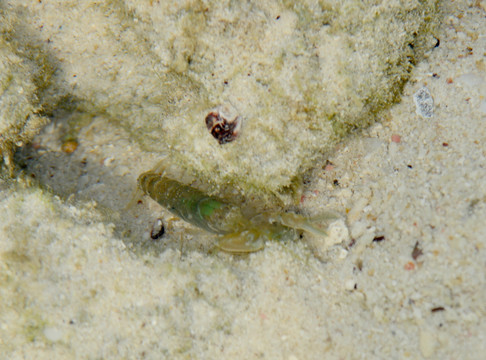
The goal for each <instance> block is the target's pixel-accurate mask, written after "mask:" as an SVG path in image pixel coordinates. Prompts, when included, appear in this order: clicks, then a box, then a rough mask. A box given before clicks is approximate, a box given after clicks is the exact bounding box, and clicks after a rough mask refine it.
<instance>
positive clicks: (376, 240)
mask: <svg viewBox="0 0 486 360" xmlns="http://www.w3.org/2000/svg"><path fill="white" fill-rule="evenodd" d="M383 240H385V236H384V235H380V236H375V237H374V238H373V241H374V242H380V241H383Z"/></svg>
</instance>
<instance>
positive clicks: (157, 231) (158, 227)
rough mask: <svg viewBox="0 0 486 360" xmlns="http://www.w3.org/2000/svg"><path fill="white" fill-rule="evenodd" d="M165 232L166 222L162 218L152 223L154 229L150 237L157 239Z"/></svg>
mask: <svg viewBox="0 0 486 360" xmlns="http://www.w3.org/2000/svg"><path fill="white" fill-rule="evenodd" d="M164 233H165V228H164V223H163V222H162V219H157V220H155V222H154V224H153V225H152V230H151V231H150V238H151V239H152V240H157V239H159V238H160V237H162V235H164Z"/></svg>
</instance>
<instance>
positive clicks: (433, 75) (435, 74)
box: [432, 73, 440, 78]
mask: <svg viewBox="0 0 486 360" xmlns="http://www.w3.org/2000/svg"><path fill="white" fill-rule="evenodd" d="M432 77H433V78H440V76H439V74H437V73H433V74H432Z"/></svg>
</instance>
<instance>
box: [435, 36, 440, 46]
mask: <svg viewBox="0 0 486 360" xmlns="http://www.w3.org/2000/svg"><path fill="white" fill-rule="evenodd" d="M435 40H437V42H436V43H435V46H434V47H439V45H440V39H439V38H435Z"/></svg>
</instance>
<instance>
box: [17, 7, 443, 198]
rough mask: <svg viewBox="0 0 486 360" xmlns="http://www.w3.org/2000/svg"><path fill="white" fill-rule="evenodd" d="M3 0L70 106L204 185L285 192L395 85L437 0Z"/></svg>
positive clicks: (387, 100) (428, 40)
mask: <svg viewBox="0 0 486 360" xmlns="http://www.w3.org/2000/svg"><path fill="white" fill-rule="evenodd" d="M8 3H9V4H10V5H11V6H12V7H14V6H18V7H20V6H22V7H25V9H26V10H25V12H24V13H25V14H26V15H25V19H24V21H25V22H28V23H29V24H32V25H31V31H32V33H33V34H34V35H35V36H36V37H38V38H39V39H42V41H44V42H46V43H47V44H48V45H47V49H48V51H50V54H51V55H52V56H53V57H55V58H57V59H58V64H57V65H56V66H57V71H56V74H55V77H56V81H57V84H58V87H59V88H60V89H63V91H65V92H66V93H67V94H69V96H71V97H72V98H73V99H76V101H77V104H78V108H82V109H84V110H87V111H90V112H93V113H103V114H107V115H108V116H109V117H111V118H112V119H113V120H114V121H115V122H117V123H118V124H120V125H121V126H123V127H124V128H126V129H128V131H129V132H130V134H131V135H132V136H133V139H134V140H136V141H137V142H138V143H140V144H141V145H142V146H143V148H144V149H145V150H147V151H151V152H156V153H160V155H161V157H166V162H167V164H168V165H171V164H172V165H174V164H175V165H176V166H177V167H178V168H179V169H182V170H183V172H185V173H187V174H189V175H190V176H191V177H193V178H197V179H199V181H200V182H201V183H203V184H205V186H206V188H208V189H209V190H210V191H211V192H213V193H215V192H220V193H221V192H222V193H225V192H229V191H230V190H229V189H234V190H236V192H238V193H239V194H240V195H244V196H246V197H252V196H263V197H264V198H265V197H267V198H268V196H274V195H276V196H277V197H279V198H280V199H281V200H283V201H284V202H288V200H289V198H286V197H285V196H284V195H285V194H286V193H288V190H289V189H292V188H295V186H296V184H298V183H299V179H300V177H301V176H302V174H303V173H304V172H305V171H306V170H307V169H309V168H311V167H313V166H315V164H316V162H317V161H319V159H321V158H322V156H323V154H325V153H326V152H328V151H330V150H331V149H332V148H333V146H334V145H335V144H336V142H337V141H339V140H340V139H342V137H343V136H344V135H345V134H347V133H348V132H349V131H350V130H353V129H356V128H362V127H363V126H366V125H368V124H370V123H371V122H373V121H374V120H375V119H376V117H377V114H379V113H380V111H382V110H383V109H385V108H387V107H388V106H389V105H390V104H392V103H393V102H395V101H396V100H397V99H398V96H399V94H400V91H401V88H402V86H403V84H404V83H405V82H406V80H407V79H408V77H409V74H410V71H411V69H412V67H413V65H414V64H415V63H416V62H417V61H419V60H420V59H421V58H422V57H423V55H424V52H425V51H426V50H427V49H429V48H430V47H432V46H433V44H434V41H433V36H432V32H433V31H434V28H435V25H436V23H437V13H438V1H437V0H428V1H410V2H395V1H393V2H389V1H377V0H374V1H370V0H369V1H360V0H348V1H337V0H336V1H334V0H328V1H277V0H267V1H209V0H208V1H197V0H194V1H180V2H173V1H151V0H138V1H136V0H125V1H123V0H113V1H106V2H98V1H82V2H80V1H42V2H32V1H27V0H22V1H10V2H8ZM221 108H231V109H233V112H235V113H236V114H237V116H238V119H239V121H241V124H240V125H241V127H240V128H239V131H238V136H236V137H235V139H234V141H231V142H223V143H221V141H218V139H215V138H214V137H213V136H212V134H211V133H210V131H208V128H207V126H206V123H205V119H206V117H207V115H208V114H209V113H210V112H214V111H217V109H221ZM215 109H216V110H215ZM228 129H229V128H227V129H226V130H224V131H230V130H228ZM213 135H214V134H213ZM230 137H231V136H230ZM233 137H234V136H233Z"/></svg>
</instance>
